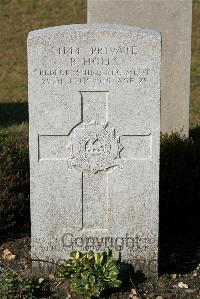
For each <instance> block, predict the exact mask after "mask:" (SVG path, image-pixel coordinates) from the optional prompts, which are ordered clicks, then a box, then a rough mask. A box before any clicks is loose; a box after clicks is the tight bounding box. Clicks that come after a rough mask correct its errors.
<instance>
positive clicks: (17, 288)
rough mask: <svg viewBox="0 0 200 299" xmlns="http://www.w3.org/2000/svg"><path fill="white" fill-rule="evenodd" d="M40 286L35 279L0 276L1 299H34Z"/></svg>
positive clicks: (15, 274) (11, 274) (14, 274)
mask: <svg viewBox="0 0 200 299" xmlns="http://www.w3.org/2000/svg"><path fill="white" fill-rule="evenodd" d="M41 288H42V286H41V284H40V283H39V282H38V279H36V278H30V277H26V276H21V275H19V274H17V273H9V274H7V275H3V276H0V298H1V299H11V298H12V299H21V298H23V299H35V298H37V294H38V292H39V291H40V290H41Z"/></svg>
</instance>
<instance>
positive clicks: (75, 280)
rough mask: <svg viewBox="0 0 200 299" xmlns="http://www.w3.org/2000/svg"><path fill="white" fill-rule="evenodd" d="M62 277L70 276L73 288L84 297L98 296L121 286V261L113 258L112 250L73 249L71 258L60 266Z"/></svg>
mask: <svg viewBox="0 0 200 299" xmlns="http://www.w3.org/2000/svg"><path fill="white" fill-rule="evenodd" d="M58 273H59V275H60V276H62V277H66V278H70V280H71V289H72V291H73V292H74V293H76V294H79V295H82V296H83V297H84V298H96V297H99V296H100V294H101V293H102V292H103V291H105V290H108V289H110V288H112V287H119V286H120V285H121V281H120V280H119V279H118V277H119V273H120V265H119V262H118V261H116V260H114V259H113V256H112V252H111V251H109V252H108V253H107V252H103V253H95V252H93V251H89V252H86V253H81V252H79V251H73V252H71V254H70V258H69V259H68V260H67V261H66V262H65V263H64V264H63V265H61V266H59V267H58Z"/></svg>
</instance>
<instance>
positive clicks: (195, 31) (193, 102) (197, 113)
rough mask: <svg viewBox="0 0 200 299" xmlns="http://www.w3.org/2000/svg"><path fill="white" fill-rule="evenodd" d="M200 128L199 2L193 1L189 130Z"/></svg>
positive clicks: (199, 0)
mask: <svg viewBox="0 0 200 299" xmlns="http://www.w3.org/2000/svg"><path fill="white" fill-rule="evenodd" d="M195 127H200V0H193V22H192V66H191V89H190V128H195Z"/></svg>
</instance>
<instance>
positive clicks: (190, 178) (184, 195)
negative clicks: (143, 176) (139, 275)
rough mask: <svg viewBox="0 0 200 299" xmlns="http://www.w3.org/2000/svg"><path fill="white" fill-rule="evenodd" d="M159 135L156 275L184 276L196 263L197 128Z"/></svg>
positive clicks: (199, 257) (199, 258)
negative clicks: (186, 135)
mask: <svg viewBox="0 0 200 299" xmlns="http://www.w3.org/2000/svg"><path fill="white" fill-rule="evenodd" d="M190 137H192V138H180V137H179V136H178V135H176V134H174V135H172V136H170V137H167V136H163V137H162V140H161V159H160V234H159V235H160V244H159V255H160V258H159V268H160V273H166V272H167V273H187V272H190V271H191V270H193V269H194V268H195V267H196V266H197V265H198V263H199V262H200V239H199V228H200V217H199V207H200V128H195V129H193V130H191V132H190Z"/></svg>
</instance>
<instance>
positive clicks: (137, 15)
mask: <svg viewBox="0 0 200 299" xmlns="http://www.w3.org/2000/svg"><path fill="white" fill-rule="evenodd" d="M87 7H88V8H87V11H88V23H117V24H126V25H131V26H140V27H144V28H152V29H154V30H157V31H159V32H161V34H162V66H161V131H162V132H163V133H166V132H167V133H169V134H170V133H171V131H178V132H180V133H181V134H185V135H188V133H189V95H190V64H191V28H192V0H88V6H87Z"/></svg>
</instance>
